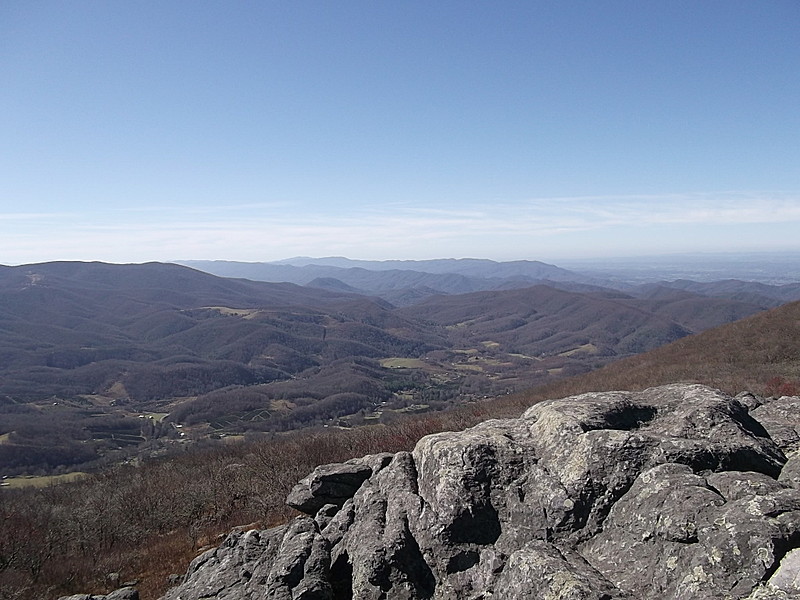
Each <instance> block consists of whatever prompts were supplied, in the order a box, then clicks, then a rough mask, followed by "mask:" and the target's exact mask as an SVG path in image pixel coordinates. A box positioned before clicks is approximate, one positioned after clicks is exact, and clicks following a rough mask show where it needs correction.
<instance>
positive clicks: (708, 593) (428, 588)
mask: <svg viewBox="0 0 800 600" xmlns="http://www.w3.org/2000/svg"><path fill="white" fill-rule="evenodd" d="M798 402H800V399H797V398H793V399H792V398H781V399H760V398H757V397H755V396H752V395H749V394H748V395H742V396H739V397H736V398H733V397H730V396H727V395H725V394H723V393H721V392H718V391H716V390H713V389H710V388H707V387H703V386H699V385H677V384H676V385H670V386H664V387H659V388H652V389H649V390H645V391H643V392H635V393H634V392H607V393H594V394H583V395H580V396H574V397H571V398H564V399H560V400H551V401H547V402H542V403H540V404H537V405H535V406H533V407H532V408H530V409H529V410H528V411H526V412H525V414H524V415H522V416H521V417H520V418H518V419H508V420H493V421H487V422H485V423H482V424H480V425H478V426H476V427H473V428H472V429H469V430H466V431H463V432H458V433H440V434H436V435H431V436H427V437H425V438H423V439H422V440H420V442H419V443H418V444H417V446H416V448H415V449H414V451H413V452H399V453H397V454H394V455H377V456H371V457H365V458H364V459H359V460H356V461H349V462H348V463H346V464H345V465H335V466H332V465H327V466H324V467H320V468H318V469H317V470H315V472H314V473H312V474H311V475H309V477H307V478H306V479H304V480H303V481H302V482H300V483H299V484H298V487H297V488H295V490H293V491H292V494H291V495H290V497H289V499H290V500H289V501H290V504H291V505H292V506H295V507H296V508H298V509H299V510H301V511H304V512H305V513H306V515H305V516H301V517H298V518H297V519H295V520H294V521H293V522H291V523H289V524H287V525H283V526H280V527H276V528H273V529H269V530H263V531H257V530H253V531H248V532H246V533H241V532H237V533H233V534H231V535H230V536H229V537H228V538H227V539H226V541H225V542H224V543H223V544H222V545H221V546H220V547H219V548H216V549H213V550H210V551H208V552H206V553H205V554H203V555H201V556H200V557H198V558H197V559H195V560H194V561H193V562H192V564H191V565H190V567H189V570H188V572H187V574H186V576H185V577H184V579H183V583H181V584H180V585H179V586H177V587H175V588H173V589H172V590H170V591H169V592H168V593H167V595H166V596H165V597H164V600H199V599H201V598H220V599H234V598H236V599H248V600H250V599H252V600H255V599H256V598H259V599H260V598H269V599H275V600H340V599H345V598H347V599H351V598H355V599H359V600H372V599H375V600H377V599H409V600H410V599H441V600H445V599H447V600H450V599H453V600H455V599H474V600H477V599H489V598H494V599H506V598H508V599H510V598H531V599H534V598H536V599H540V598H546V599H552V600H557V599H563V600H589V599H592V600H601V599H605V600H608V599H611V598H626V599H634V598H635V599H639V598H643V599H659V600H662V599H690V598H719V599H723V598H749V599H750V600H757V599H760V598H800V490H798V489H797V486H798V485H800V454H795V453H796V452H798V451H799V450H800V448H799V447H798V446H799V444H798V439H800V438H799V437H798V435H797V434H796V433H795V432H796V431H800V410H798V411H794V410H792V409H793V407H794V406H795V405H797V403H798ZM787 454H788V455H789V456H788V462H787Z"/></svg>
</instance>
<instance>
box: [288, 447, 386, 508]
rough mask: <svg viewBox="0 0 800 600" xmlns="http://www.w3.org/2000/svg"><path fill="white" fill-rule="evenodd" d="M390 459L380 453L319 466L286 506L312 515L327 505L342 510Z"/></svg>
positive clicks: (301, 483) (292, 492)
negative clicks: (368, 479)
mask: <svg viewBox="0 0 800 600" xmlns="http://www.w3.org/2000/svg"><path fill="white" fill-rule="evenodd" d="M389 460H391V455H390V454H378V455H374V456H365V457H364V458H357V459H354V460H350V461H347V462H346V463H342V464H329V465H320V466H319V467H317V468H316V469H314V471H313V472H312V473H311V474H310V475H309V476H308V477H305V478H304V479H301V480H300V482H299V483H298V484H297V485H296V486H294V489H292V491H291V493H290V494H289V497H288V498H287V499H286V503H287V504H288V505H289V506H291V507H292V508H295V509H297V510H299V511H300V512H303V513H306V514H307V515H312V516H313V515H315V514H316V513H317V511H319V509H321V508H322V507H323V506H325V505H326V504H333V505H335V506H339V507H341V506H342V505H343V504H344V503H345V501H346V500H348V499H349V498H352V497H353V494H355V493H356V491H357V490H358V488H359V487H360V486H361V484H362V483H363V482H364V481H365V480H366V479H367V478H368V477H369V476H370V475H372V474H373V472H377V471H379V470H380V469H381V468H383V467H384V466H386V464H388V463H389Z"/></svg>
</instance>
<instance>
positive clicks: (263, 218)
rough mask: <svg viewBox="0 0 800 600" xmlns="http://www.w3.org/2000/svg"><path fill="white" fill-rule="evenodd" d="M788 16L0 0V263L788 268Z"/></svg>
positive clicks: (748, 5)
mask: <svg viewBox="0 0 800 600" xmlns="http://www.w3.org/2000/svg"><path fill="white" fill-rule="evenodd" d="M799 30H800V2H797V1H796V0H767V1H764V2H755V1H752V0H751V1H747V2H744V1H739V0H703V1H702V2H697V1H696V0H687V1H681V0H659V1H657V2H656V1H650V0H631V1H616V0H615V1H604V0H586V1H575V0H565V1H555V0H553V1H548V2H544V1H536V0H530V1H526V2H523V1H519V2H504V1H502V0H501V1H499V2H476V1H459V2H451V1H441V2H430V1H426V2H416V1H409V2H389V1H372V2H361V1H349V0H343V1H342V2H330V1H327V0H326V1H315V2H311V1H303V0H299V1H293V2H289V1H286V2H282V1H281V2H279V1H266V0H263V1H258V2H255V1H253V2H227V1H226V2H202V1H194V2H189V1H186V2H169V1H158V2H151V1H137V2H123V1H114V0H109V1H99V0H95V1H79V0H76V1H72V2H62V1H58V2H55V1H54V2H45V1H36V0H26V1H25V2H4V3H0V82H2V84H0V142H1V143H0V264H22V263H28V262H38V261H44V260H73V259H74V260H105V261H111V262H142V261H148V260H179V259H227V260H246V261H261V260H276V259H280V258H286V257H290V256H297V255H307V256H329V255H343V256H348V257H351V258H360V259H390V258H398V259H423V258H440V257H466V256H474V257H485V258H494V259H498V260H511V259H538V260H549V261H557V260H558V259H559V258H584V257H602V256H631V255H648V254H664V253H673V252H707V251H714V252H718V251H737V252H740V251H759V250H764V251H767V250H769V251H776V250H777V251H782V250H800V235H798V233H797V232H798V231H800V39H798V37H797V31H799Z"/></svg>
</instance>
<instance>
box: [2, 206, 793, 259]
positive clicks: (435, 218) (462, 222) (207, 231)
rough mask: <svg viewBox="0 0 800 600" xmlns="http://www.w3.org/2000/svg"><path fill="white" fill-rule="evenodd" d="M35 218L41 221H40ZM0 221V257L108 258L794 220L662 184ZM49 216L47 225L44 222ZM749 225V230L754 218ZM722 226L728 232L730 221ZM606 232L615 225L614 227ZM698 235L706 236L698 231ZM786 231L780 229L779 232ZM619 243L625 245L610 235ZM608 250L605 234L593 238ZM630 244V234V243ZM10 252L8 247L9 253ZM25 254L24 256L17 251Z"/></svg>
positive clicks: (557, 248)
mask: <svg viewBox="0 0 800 600" xmlns="http://www.w3.org/2000/svg"><path fill="white" fill-rule="evenodd" d="M43 220H47V221H48V224H49V227H48V229H47V230H46V231H45V230H43V228H42V226H41V225H42V221H43ZM2 222H6V223H7V225H8V226H7V227H6V231H4V232H3V235H2V239H1V240H0V263H5V264H10V263H14V262H15V261H18V260H26V258H23V257H31V256H33V257H36V259H35V260H49V259H57V258H59V259H80V260H89V259H100V260H109V261H112V262H139V261H145V260H177V259H192V258H221V259H229V260H275V259H279V258H285V257H288V256H294V255H298V254H305V255H309V254H310V255H317V256H322V255H330V254H346V255H349V256H353V257H365V258H391V257H414V258H424V257H428V258H433V257H442V256H463V255H473V256H478V255H481V256H490V255H492V254H493V253H494V254H495V255H497V254H498V253H499V252H500V251H501V250H502V251H503V252H504V253H505V254H507V255H508V256H505V255H504V256H503V258H536V257H537V256H540V255H542V254H543V253H548V254H550V255H559V254H563V255H568V254H574V253H575V252H574V250H575V247H576V245H578V244H581V243H585V244H590V243H592V244H595V251H596V248H597V242H596V241H594V240H595V239H599V238H598V236H600V235H601V234H602V235H607V234H608V232H609V231H612V230H613V231H618V232H624V235H625V236H628V237H629V238H630V240H631V245H632V244H633V243H634V241H635V240H636V236H637V234H641V232H642V231H645V230H648V229H649V230H650V231H654V230H658V229H664V228H676V229H675V231H676V235H680V231H681V228H689V227H701V228H703V227H707V228H709V230H710V229H711V228H712V227H713V230H714V232H715V235H717V236H720V235H726V228H735V227H737V226H742V225H746V226H748V227H751V228H755V227H757V226H759V225H765V226H772V225H774V226H778V225H779V226H780V227H784V228H785V227H788V226H789V225H790V224H792V223H794V224H795V225H800V195H797V196H792V195H791V194H786V193H780V194H775V195H774V196H773V197H770V195H768V194H767V193H749V194H744V193H736V194H734V193H727V194H685V195H678V194H670V195H662V196H653V195H650V196H625V197H618V198H615V197H607V196H605V197H579V198H541V199H533V200H529V201H527V202H525V203H522V204H510V203H509V204H503V203H499V204H495V205H492V206H486V207H483V206H461V207H457V208H455V209H454V210H452V211H450V210H446V209H442V208H428V207H424V206H413V205H406V206H402V205H391V206H386V207H381V206H375V205H373V206H370V207H367V208H365V210H364V211H350V212H349V213H348V214H338V213H337V211H336V208H335V207H330V208H328V209H320V210H315V211H312V212H309V213H307V214H305V213H299V212H297V211H290V210H288V209H287V206H286V205H285V204H282V203H260V204H241V205H229V206H222V205H219V206H214V207H211V206H206V207H203V208H202V210H191V211H183V210H180V209H177V208H176V207H170V208H169V209H163V210H162V209H159V208H158V207H153V208H152V209H151V208H150V207H138V208H136V209H134V208H131V209H130V210H128V209H125V210H109V211H106V212H104V211H102V210H98V211H97V213H96V214H95V215H94V216H93V219H92V221H88V222H87V221H85V220H84V219H81V218H80V217H79V215H78V214H77V213H76V214H74V215H70V213H69V212H64V213H48V214H44V213H23V212H19V213H13V212H7V213H0V223H2ZM53 228H55V230H54V229H53ZM753 232H754V234H757V233H758V232H757V231H756V230H755V229H754V230H753ZM728 235H731V236H733V235H735V234H734V232H733V229H731V232H730V233H729V234H728ZM617 237H622V234H620V235H618V236H617ZM707 237H709V238H710V237H711V236H710V234H709V236H707ZM789 241H791V240H788V239H787V242H789ZM618 246H619V248H620V251H622V250H624V248H625V246H624V244H623V243H622V241H621V240H620V242H619V244H618ZM604 247H605V248H607V249H608V251H609V252H610V251H611V249H612V248H614V246H613V244H609V243H608V242H604ZM631 247H633V246H631ZM17 257H20V258H19V259H18V258H17ZM28 260H29V259H28Z"/></svg>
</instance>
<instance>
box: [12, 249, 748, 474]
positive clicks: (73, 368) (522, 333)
mask: <svg viewBox="0 0 800 600" xmlns="http://www.w3.org/2000/svg"><path fill="white" fill-rule="evenodd" d="M448 264H449V263H448ZM470 264H471V263H470ZM481 264H482V263H481ZM473 266H474V265H473ZM301 268H305V267H301ZM382 273H383V274H384V275H391V276H394V274H395V273H394V271H391V270H386V271H383V272H382ZM437 276H438V275H437ZM446 277H450V276H449V275H448V276H446ZM453 277H461V275H453ZM323 283H324V284H325V289H323V288H322V287H311V286H299V285H296V284H292V283H268V282H260V281H250V280H244V279H230V278H223V277H217V276H214V275H211V274H208V273H204V272H201V271H197V270H195V269H191V268H188V267H185V266H179V265H173V264H161V263H148V264H143V265H109V264H103V263H74V262H54V263H43V264H36V265H25V266H20V267H0V415H1V416H2V419H0V436H3V437H2V439H3V442H2V443H0V467H2V468H3V469H5V471H4V472H9V473H10V472H15V473H16V472H25V471H31V470H33V471H41V472H51V471H53V470H64V469H70V468H74V467H75V466H76V465H79V464H84V465H87V464H90V463H94V462H96V461H105V462H109V461H114V460H119V459H120V458H121V457H122V456H125V455H128V454H131V453H136V452H139V451H141V450H143V449H146V451H147V452H149V453H154V452H155V453H157V452H160V451H163V450H164V449H166V448H171V447H173V446H175V445H176V444H182V443H184V442H185V441H186V440H189V439H193V440H197V439H208V438H210V437H220V436H229V435H241V434H244V433H248V432H274V431H285V430H289V429H295V428H298V427H307V426H310V425H333V426H352V425H354V424H359V423H363V422H365V421H367V422H369V421H371V420H384V421H386V420H391V419H392V418H395V417H396V416H398V415H402V414H404V413H407V412H416V411H423V410H439V409H443V408H448V407H450V406H452V405H453V404H458V403H463V402H466V401H473V400H477V399H480V398H484V397H488V396H491V395H496V394H508V393H511V392H515V391H519V390H522V389H525V388H528V387H532V386H534V385H539V384H543V383H547V382H551V381H554V380H557V379H560V378H563V377H566V376H569V375H574V374H579V373H584V372H587V371H591V370H593V369H596V368H598V367H601V366H603V365H605V364H607V363H609V362H611V361H613V360H617V359H619V358H622V357H625V356H629V355H631V354H635V353H639V352H643V351H647V350H651V349H653V348H656V347H658V346H661V345H663V344H666V343H668V342H671V341H673V340H676V339H679V338H681V337H683V336H686V335H689V334H690V333H694V332H697V331H700V330H702V329H706V328H708V327H711V326H714V325H717V324H719V323H721V322H727V321H730V320H734V319H738V318H740V317H742V316H745V315H749V314H752V313H753V312H756V311H758V310H760V307H759V306H756V305H752V304H748V303H744V302H737V301H734V300H729V299H717V298H710V297H705V296H701V295H698V294H695V293H693V292H689V291H685V290H669V291H668V293H663V294H655V293H651V294H650V295H649V297H646V298H635V297H633V296H630V295H627V294H625V293H622V292H619V291H615V290H609V289H602V288H597V287H593V286H590V287H588V288H587V287H583V286H586V285H587V284H568V283H567V284H565V285H575V286H581V287H580V288H579V289H580V290H581V291H570V290H564V289H555V288H553V287H550V286H544V285H538V286H533V287H526V288H514V289H508V290H505V289H503V290H493V291H482V292H473V293H470V294H458V295H454V294H451V295H436V296H429V297H428V298H427V299H425V300H422V301H420V302H417V303H416V304H414V305H412V306H407V307H404V308H395V307H394V306H393V305H391V304H390V303H388V302H386V301H385V300H382V299H379V298H376V297H368V296H363V295H359V294H354V293H353V292H352V288H348V287H346V286H340V285H337V284H336V282H331V281H329V280H328V281H324V282H320V281H317V284H318V286H319V285H320V284H323ZM405 289H407V290H408V289H411V288H405Z"/></svg>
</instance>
